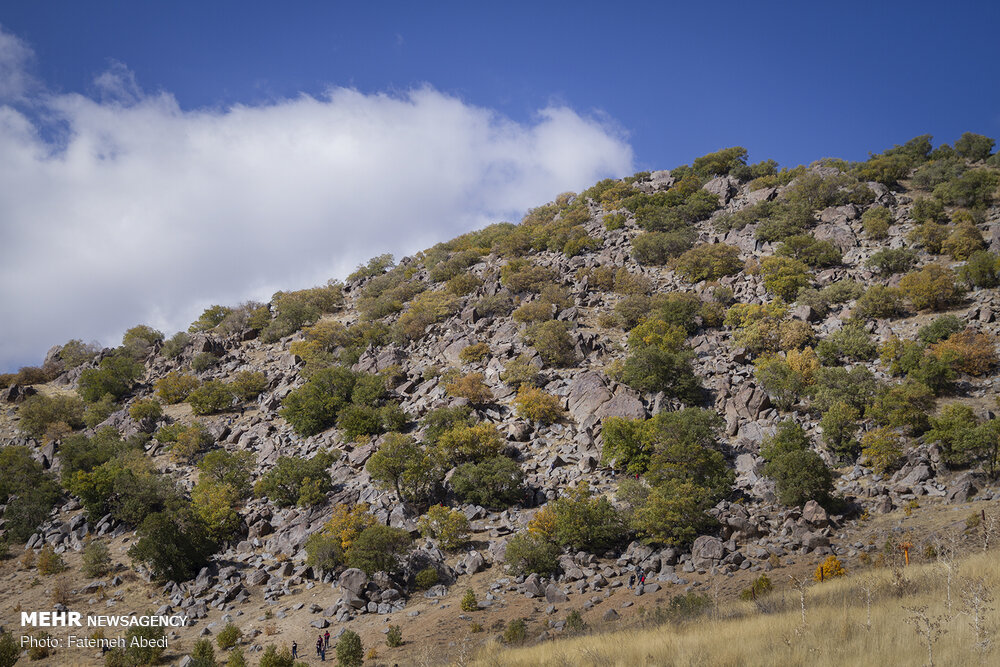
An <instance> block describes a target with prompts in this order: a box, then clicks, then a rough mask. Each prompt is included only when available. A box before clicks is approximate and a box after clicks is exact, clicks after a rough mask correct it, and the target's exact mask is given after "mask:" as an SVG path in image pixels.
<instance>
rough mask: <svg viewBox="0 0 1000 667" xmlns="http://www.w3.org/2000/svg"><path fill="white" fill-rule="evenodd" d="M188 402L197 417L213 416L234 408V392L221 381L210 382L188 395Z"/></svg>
mask: <svg viewBox="0 0 1000 667" xmlns="http://www.w3.org/2000/svg"><path fill="white" fill-rule="evenodd" d="M187 402H188V404H189V405H190V406H191V412H193V413H194V414H196V415H211V414H215V413H217V412H222V411H224V410H226V409H228V408H231V407H232V406H233V392H232V391H230V389H229V387H228V386H227V385H226V384H225V383H223V382H220V381H219V380H209V381H208V382H206V383H204V384H203V385H201V386H200V387H198V388H197V389H195V390H193V391H192V392H191V393H190V394H188V397H187Z"/></svg>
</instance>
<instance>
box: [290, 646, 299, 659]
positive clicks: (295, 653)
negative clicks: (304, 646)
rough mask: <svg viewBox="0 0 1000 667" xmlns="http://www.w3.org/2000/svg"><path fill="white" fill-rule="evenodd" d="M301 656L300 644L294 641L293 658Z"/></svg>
mask: <svg viewBox="0 0 1000 667" xmlns="http://www.w3.org/2000/svg"><path fill="white" fill-rule="evenodd" d="M297 657H299V645H298V644H296V643H295V642H292V659H295V658H297Z"/></svg>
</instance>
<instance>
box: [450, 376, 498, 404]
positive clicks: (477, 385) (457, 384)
mask: <svg viewBox="0 0 1000 667" xmlns="http://www.w3.org/2000/svg"><path fill="white" fill-rule="evenodd" d="M485 379H486V378H485V376H484V375H483V374H482V373H468V374H466V375H462V376H461V377H458V378H455V380H454V381H453V382H449V383H448V384H446V385H445V391H447V392H448V394H449V395H451V396H457V397H459V398H464V399H467V400H468V401H469V403H472V404H473V405H484V404H487V403H492V402H493V401H494V400H495V397H494V396H493V391H492V390H491V389H490V388H489V386H487V385H486V382H484V380H485Z"/></svg>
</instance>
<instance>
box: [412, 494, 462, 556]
mask: <svg viewBox="0 0 1000 667" xmlns="http://www.w3.org/2000/svg"><path fill="white" fill-rule="evenodd" d="M417 528H418V529H419V530H420V534H421V535H423V536H424V537H430V538H434V539H436V540H437V541H438V543H439V544H440V545H441V548H443V549H445V550H447V551H454V550H456V549H460V548H462V547H463V546H465V545H466V544H467V543H468V541H469V520H468V519H467V518H466V517H465V515H464V514H462V512H460V511H459V510H453V509H448V508H447V507H445V506H444V505H434V506H433V507H431V508H430V509H429V510H427V513H426V514H424V516H422V517H420V521H419V522H418V523H417Z"/></svg>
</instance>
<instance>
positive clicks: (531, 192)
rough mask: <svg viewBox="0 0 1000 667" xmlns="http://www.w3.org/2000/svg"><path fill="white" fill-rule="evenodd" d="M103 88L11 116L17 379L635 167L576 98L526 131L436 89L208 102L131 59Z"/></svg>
mask: <svg viewBox="0 0 1000 667" xmlns="http://www.w3.org/2000/svg"><path fill="white" fill-rule="evenodd" d="M0 37H2V38H3V39H6V40H7V41H0V52H2V51H3V49H4V48H7V47H5V46H4V44H8V43H9V41H10V38H9V36H4V35H2V34H0ZM15 43H16V44H20V45H21V46H23V44H21V43H20V42H15ZM29 57H30V51H29V52H28V54H27V55H26V56H24V58H29ZM24 58H22V59H21V60H20V61H17V62H24ZM8 62H11V60H10V59H9V58H7V56H0V63H8ZM3 66H6V65H3ZM0 79H2V76H0ZM95 86H96V89H97V91H98V97H99V99H93V98H90V97H86V96H82V95H79V94H59V95H52V94H49V95H45V94H42V93H37V94H35V95H33V97H32V99H31V100H30V106H31V108H32V109H33V110H34V113H33V114H32V115H31V116H29V115H26V114H25V113H24V111H23V109H22V108H21V107H17V106H0V309H2V311H0V368H5V369H10V368H11V367H13V366H16V365H19V364H23V363H38V362H39V361H40V359H41V357H42V355H44V352H45V350H46V349H47V348H48V347H49V346H51V345H53V344H57V343H61V342H64V341H66V340H68V339H69V338H83V339H85V340H89V339H98V340H100V341H102V342H104V343H107V344H112V343H115V342H117V341H118V340H119V339H120V336H121V332H122V331H123V330H124V329H125V328H127V327H129V326H132V325H134V324H137V323H140V322H144V323H148V324H151V325H153V326H156V327H159V328H161V329H163V330H164V331H165V332H166V333H168V334H169V333H172V332H173V331H176V330H178V329H183V328H186V326H187V324H188V323H190V322H191V321H192V320H193V319H194V318H195V317H197V315H198V314H199V313H200V312H201V310H202V309H203V308H204V307H205V306H207V305H209V304H212V303H223V304H235V303H238V302H240V301H242V300H245V299H247V298H264V299H266V298H267V297H269V295H270V294H271V293H273V292H274V291H276V290H277V289H293V288H299V287H305V286H310V285H314V284H321V283H324V282H325V281H326V280H327V279H328V278H331V277H343V276H344V275H346V273H348V272H349V271H350V270H351V269H353V268H354V267H355V266H356V265H357V264H358V263H359V262H361V261H363V260H366V259H367V258H368V257H371V256H373V255H375V254H380V253H382V252H393V253H395V254H396V256H397V257H399V256H401V255H402V254H407V253H411V252H414V251H416V250H419V249H422V248H425V247H428V246H430V245H433V244H434V243H436V242H437V241H441V240H447V239H449V238H452V237H453V236H455V235H457V234H460V233H462V232H464V231H468V230H470V229H474V228H477V227H480V226H483V225H485V224H488V223H490V222H496V221H499V220H503V219H507V220H511V219H516V218H517V216H519V215H521V214H522V213H523V211H524V210H525V209H527V208H529V207H531V206H535V205H538V204H540V203H544V202H546V201H548V200H551V199H552V198H553V197H554V196H555V195H556V194H557V193H559V192H562V191H565V190H579V189H582V188H584V187H587V186H588V185H590V184H592V183H593V182H594V181H596V180H598V179H599V178H602V177H604V176H607V175H623V174H626V173H629V172H630V170H631V168H632V151H631V149H630V148H629V146H628V144H627V143H626V142H625V141H624V140H623V139H622V137H621V136H620V134H619V133H618V132H616V131H614V130H612V129H609V127H608V125H607V124H605V123H602V122H599V121H597V120H594V119H591V118H587V117H583V116H581V115H579V114H578V113H576V112H575V111H573V110H572V109H569V108H566V107H552V108H546V109H543V110H541V111H539V112H538V114H537V117H536V118H535V119H534V120H533V121H532V122H530V123H516V122H513V121H511V120H509V119H507V118H505V117H503V116H501V115H499V114H497V113H494V112H492V111H491V110H489V109H484V108H481V107H476V106H472V105H470V104H468V103H466V102H463V101H462V100H459V99H456V98H454V97H451V96H449V95H445V94H443V93H441V92H439V91H437V90H435V89H433V88H431V87H423V88H418V89H414V90H410V91H408V92H405V93H403V94H399V95H388V94H363V93H360V92H358V91H356V90H351V89H344V88H333V89H330V90H329V91H328V92H327V93H326V94H325V95H323V96H321V97H318V98H314V97H310V96H305V95H303V96H301V97H298V98H296V99H288V100H281V101H277V102H274V103H271V104H268V105H262V106H235V107H232V108H228V109H201V110H193V111H191V110H182V109H181V108H180V107H179V106H178V104H177V102H176V101H175V99H174V98H173V97H172V96H171V95H170V94H167V93H159V94H156V95H151V94H144V93H143V92H142V91H141V89H140V88H139V86H138V84H137V83H136V81H135V78H134V76H133V75H132V74H131V72H129V71H128V70H127V69H126V68H124V67H123V66H120V65H117V64H116V65H115V66H114V67H113V68H112V69H111V70H110V71H109V72H107V73H105V74H102V75H101V76H99V77H98V78H97V80H96V81H95ZM22 90H24V89H22ZM8 99H10V98H8ZM39 109H41V110H42V111H41V112H38V110H39ZM37 118H46V119H47V120H46V122H50V121H52V120H53V119H54V120H55V121H57V124H59V125H61V127H62V128H64V131H63V132H61V133H60V137H61V138H60V140H59V144H58V145H55V144H53V143H51V142H50V141H47V140H46V139H45V138H43V137H45V136H46V134H45V132H44V131H43V130H44V128H42V127H40V126H39V125H38V124H37V123H38V121H37V120H36V119H37ZM46 127H48V126H46Z"/></svg>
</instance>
